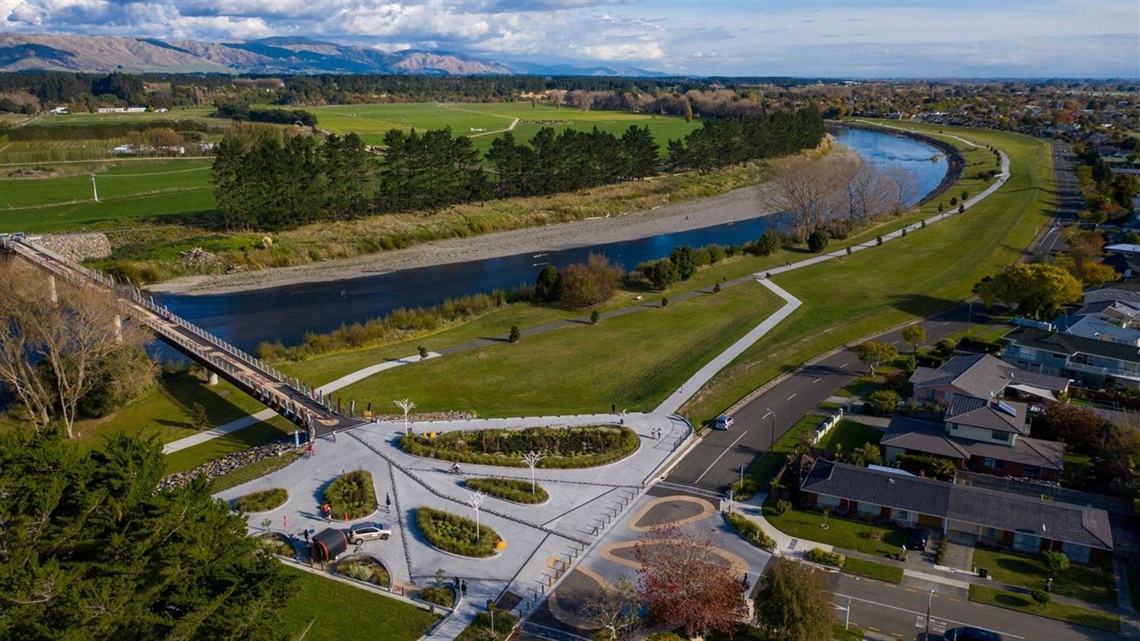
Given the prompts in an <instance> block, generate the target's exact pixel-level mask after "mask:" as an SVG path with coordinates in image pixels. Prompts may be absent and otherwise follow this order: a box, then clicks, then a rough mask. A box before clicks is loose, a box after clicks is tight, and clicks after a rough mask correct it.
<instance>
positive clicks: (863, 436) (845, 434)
mask: <svg viewBox="0 0 1140 641" xmlns="http://www.w3.org/2000/svg"><path fill="white" fill-rule="evenodd" d="M882 438H883V431H882V430H880V429H878V428H875V427H872V426H870V425H864V424H863V423H859V422H857V421H853V420H851V419H846V418H844V419H840V421H839V425H836V426H835V427H833V428H831V431H830V432H828V433H827V435H826V436H824V437H823V438H822V439H820V441H819V446H820V447H821V448H823V449H825V450H834V449H838V447H839V446H842V447H843V451H844V452H853V451H855V450H856V449H857V448H860V447H863V446H864V445H866V444H867V443H871V444H872V445H878V444H879V441H880V440H881V439H882Z"/></svg>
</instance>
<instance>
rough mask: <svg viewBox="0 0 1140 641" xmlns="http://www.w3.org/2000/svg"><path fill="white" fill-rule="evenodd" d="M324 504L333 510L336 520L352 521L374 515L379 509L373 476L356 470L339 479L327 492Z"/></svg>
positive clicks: (332, 514) (332, 513)
mask: <svg viewBox="0 0 1140 641" xmlns="http://www.w3.org/2000/svg"><path fill="white" fill-rule="evenodd" d="M324 502H325V503H327V504H328V506H329V507H330V508H332V511H331V516H332V518H334V519H340V518H344V519H346V520H352V519H359V518H363V517H365V516H368V515H369V514H372V513H373V512H375V511H376V508H377V507H378V504H377V503H376V486H374V485H373V484H372V475H371V474H369V473H368V472H366V471H364V470H355V471H353V472H349V473H348V474H345V475H343V476H341V477H339V478H337V479H336V480H335V481H333V482H332V483H331V484H330V485H329V486H328V488H327V489H326V490H325V495H324Z"/></svg>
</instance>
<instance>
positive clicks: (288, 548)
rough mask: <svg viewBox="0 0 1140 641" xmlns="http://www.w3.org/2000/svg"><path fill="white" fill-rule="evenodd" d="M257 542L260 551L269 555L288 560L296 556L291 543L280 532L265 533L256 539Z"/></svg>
mask: <svg viewBox="0 0 1140 641" xmlns="http://www.w3.org/2000/svg"><path fill="white" fill-rule="evenodd" d="M257 542H258V544H260V545H261V549H263V550H265V551H266V552H269V553H270V554H280V555H281V556H284V557H288V558H290V559H292V558H294V557H295V556H297V550H296V548H294V547H293V541H292V540H290V539H289V537H287V536H285V535H284V534H281V533H280V532H267V533H265V534H262V535H260V536H258V537H257Z"/></svg>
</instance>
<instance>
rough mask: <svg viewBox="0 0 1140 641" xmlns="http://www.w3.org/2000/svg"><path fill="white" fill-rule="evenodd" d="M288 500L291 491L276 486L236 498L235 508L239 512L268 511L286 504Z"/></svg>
mask: <svg viewBox="0 0 1140 641" xmlns="http://www.w3.org/2000/svg"><path fill="white" fill-rule="evenodd" d="M288 500H289V493H288V492H286V491H285V490H283V489H281V488H279V487H275V488H273V489H272V490H265V491H264V492H254V493H253V494H246V495H245V496H239V497H238V498H237V499H235V500H234V509H235V510H237V511H239V512H268V511H270V510H276V509H277V508H279V507H281V506H282V505H285V501H288Z"/></svg>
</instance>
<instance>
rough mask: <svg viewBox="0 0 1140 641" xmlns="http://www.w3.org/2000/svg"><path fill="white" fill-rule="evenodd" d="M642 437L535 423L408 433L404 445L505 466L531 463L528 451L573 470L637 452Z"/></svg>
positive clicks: (609, 428) (606, 428)
mask: <svg viewBox="0 0 1140 641" xmlns="http://www.w3.org/2000/svg"><path fill="white" fill-rule="evenodd" d="M640 445H641V439H640V437H638V436H637V433H636V432H634V431H633V430H631V429H629V428H628V427H624V426H621V427H618V426H614V425H590V426H582V427H530V428H527V429H523V430H497V429H496V430H477V431H473V432H448V433H445V434H439V435H437V436H436V437H435V438H431V437H429V436H426V435H422V434H405V435H403V436H401V437H400V447H401V448H403V450H404V451H405V452H408V453H409V454H413V455H415V456H423V457H427V458H435V459H441V460H444V461H455V462H459V463H472V464H474V465H498V466H501V467H525V466H526V464H525V463H523V461H522V455H523V454H525V453H526V452H532V451H533V452H540V453H542V454H544V455H545V456H546V458H544V459H542V460H541V461H539V463H538V467H542V468H555V469H568V468H582V467H596V466H599V465H606V464H608V463H613V462H614V461H619V460H621V459H623V458H625V457H627V456H629V455H630V454H633V453H634V452H636V451H637V448H638V447H639V446H640Z"/></svg>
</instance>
